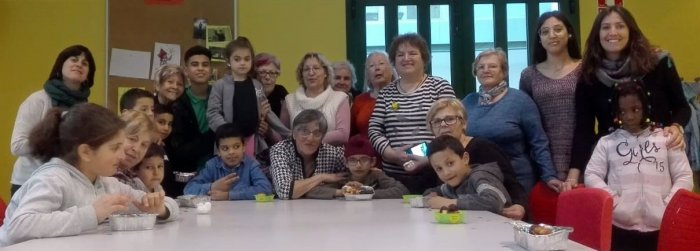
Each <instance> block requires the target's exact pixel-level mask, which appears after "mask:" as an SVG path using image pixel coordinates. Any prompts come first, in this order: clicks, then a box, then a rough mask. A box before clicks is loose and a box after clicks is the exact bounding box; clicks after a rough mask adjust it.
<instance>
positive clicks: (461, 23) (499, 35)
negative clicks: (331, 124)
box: [345, 0, 582, 98]
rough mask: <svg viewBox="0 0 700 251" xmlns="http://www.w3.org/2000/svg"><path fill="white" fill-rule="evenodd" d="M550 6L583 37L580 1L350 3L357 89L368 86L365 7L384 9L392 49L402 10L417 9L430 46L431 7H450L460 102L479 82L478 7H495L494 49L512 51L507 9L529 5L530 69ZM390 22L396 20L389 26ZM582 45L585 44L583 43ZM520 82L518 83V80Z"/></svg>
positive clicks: (350, 36) (358, 0)
mask: <svg viewBox="0 0 700 251" xmlns="http://www.w3.org/2000/svg"><path fill="white" fill-rule="evenodd" d="M547 2H556V3H559V10H560V11H561V12H563V13H564V14H565V15H567V16H568V17H569V21H570V22H571V24H572V25H573V26H574V29H575V31H574V32H576V34H578V37H579V38H580V37H581V32H580V25H579V23H580V18H579V16H580V14H579V10H578V6H579V0H346V1H345V3H346V31H347V36H346V39H347V51H346V53H347V58H348V60H350V61H351V62H352V63H353V64H354V65H355V68H356V69H357V71H358V72H357V77H358V81H357V82H358V83H357V84H356V86H355V88H357V89H358V90H360V89H361V88H362V85H363V83H364V63H365V59H366V55H367V51H366V49H367V45H366V20H365V7H367V6H384V21H385V22H384V24H385V27H384V28H385V38H384V41H385V44H386V49H387V50H388V49H389V45H390V44H391V40H392V39H393V38H394V37H395V36H396V35H397V34H398V6H399V5H416V10H417V18H418V33H419V34H421V35H422V36H423V38H425V40H426V42H427V43H428V46H429V47H431V46H432V44H431V41H430V39H431V38H430V34H431V32H430V29H431V28H430V11H431V10H430V6H431V5H449V6H450V7H449V8H450V13H449V19H450V59H451V62H450V65H451V73H452V76H451V83H452V87H453V88H454V90H455V93H456V94H457V97H458V98H462V97H464V96H465V95H466V94H469V93H471V92H474V91H476V90H475V89H476V88H475V86H476V79H475V78H474V77H473V76H472V74H471V64H472V62H473V59H474V58H475V57H476V55H474V46H475V43H474V18H473V15H472V14H473V13H474V4H493V7H494V45H495V46H496V47H501V48H502V49H503V50H504V51H506V52H507V51H508V38H507V32H505V31H506V30H507V29H506V27H507V19H506V12H507V10H506V6H507V4H510V3H524V4H526V12H527V13H526V15H527V17H526V19H527V31H526V32H527V35H526V37H527V38H528V41H527V46H528V54H527V57H528V58H527V61H528V65H530V64H532V62H531V61H532V57H531V56H530V55H531V53H532V41H530V40H531V39H532V36H533V35H532V34H534V32H533V31H532V30H531V29H532V28H531V27H534V26H536V25H537V18H538V17H539V4H540V3H547ZM387 20H396V21H395V22H387ZM579 43H582V41H579ZM426 68H427V70H426V72H427V73H430V72H432V70H431V68H432V65H427V66H426ZM516 81H517V80H516Z"/></svg>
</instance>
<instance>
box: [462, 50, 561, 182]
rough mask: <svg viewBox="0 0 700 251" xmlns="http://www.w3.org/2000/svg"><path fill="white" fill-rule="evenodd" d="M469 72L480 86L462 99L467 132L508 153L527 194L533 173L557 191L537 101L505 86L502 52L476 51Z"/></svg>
mask: <svg viewBox="0 0 700 251" xmlns="http://www.w3.org/2000/svg"><path fill="white" fill-rule="evenodd" d="M472 74H474V75H475V76H476V77H477V79H478V80H479V83H480V84H481V86H480V87H479V92H476V93H471V94H469V95H467V97H465V98H464V100H462V103H463V104H464V107H466V108H467V114H468V115H469V120H468V122H467V124H468V126H467V128H468V129H467V135H470V136H473V137H481V138H485V139H488V140H490V141H492V142H494V143H496V145H498V146H499V147H500V149H501V150H503V151H504V152H505V153H506V155H508V157H510V162H511V166H513V168H514V170H515V175H516V177H517V179H518V182H520V184H521V185H522V186H523V187H524V188H525V191H527V193H528V194H529V193H530V190H531V189H532V187H533V186H534V185H535V183H536V181H537V177H536V174H539V179H541V180H542V181H544V182H546V183H547V185H548V186H549V187H550V188H552V189H553V190H555V191H559V188H560V186H561V183H562V182H561V181H560V180H559V179H557V177H556V172H555V171H554V165H553V164H552V157H551V155H550V153H549V140H547V135H546V134H545V133H544V129H543V128H542V120H541V119H540V114H539V112H538V111H537V105H535V102H534V101H532V99H531V98H530V97H529V96H527V94H525V93H523V92H521V91H519V90H517V89H513V88H508V83H507V81H506V80H507V79H508V76H507V74H508V61H507V60H506V54H505V52H503V50H501V49H500V48H496V49H489V50H485V51H483V52H481V53H479V55H478V56H477V57H476V60H474V64H473V65H472ZM533 165H534V166H533ZM535 168H537V170H535Z"/></svg>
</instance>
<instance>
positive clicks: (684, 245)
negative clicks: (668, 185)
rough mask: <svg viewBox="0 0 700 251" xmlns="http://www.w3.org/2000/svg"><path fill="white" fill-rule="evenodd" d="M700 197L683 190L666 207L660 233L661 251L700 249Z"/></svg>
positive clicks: (659, 247)
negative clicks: (699, 233)
mask: <svg viewBox="0 0 700 251" xmlns="http://www.w3.org/2000/svg"><path fill="white" fill-rule="evenodd" d="M698 232H700V195H697V194H694V193H692V192H690V191H688V190H685V189H681V190H678V192H676V195H674V196H673V198H672V199H671V202H669V203H668V206H666V211H665V212H664V217H663V218H662V220H661V229H660V231H659V246H658V250H659V251H664V250H691V249H692V250H698V249H700V236H698Z"/></svg>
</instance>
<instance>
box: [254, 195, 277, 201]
mask: <svg viewBox="0 0 700 251" xmlns="http://www.w3.org/2000/svg"><path fill="white" fill-rule="evenodd" d="M255 201H257V202H273V201H275V195H274V194H270V195H266V194H263V193H259V194H256V195H255Z"/></svg>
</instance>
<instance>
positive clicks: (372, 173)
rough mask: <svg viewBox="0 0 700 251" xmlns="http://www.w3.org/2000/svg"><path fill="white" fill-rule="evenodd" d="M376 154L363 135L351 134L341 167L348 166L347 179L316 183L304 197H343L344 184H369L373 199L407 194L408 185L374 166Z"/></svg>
mask: <svg viewBox="0 0 700 251" xmlns="http://www.w3.org/2000/svg"><path fill="white" fill-rule="evenodd" d="M376 156H377V155H376V153H375V152H374V148H372V144H371V143H370V142H369V139H368V138H367V135H355V136H353V137H351V138H350V140H349V141H348V143H347V144H346V145H345V166H346V167H347V168H348V172H349V175H348V177H349V180H347V181H341V182H338V183H335V184H327V185H326V186H318V187H316V188H314V189H312V190H311V191H309V192H308V193H306V195H305V196H306V198H309V199H333V198H335V197H343V192H342V190H341V189H340V188H341V187H342V186H344V185H348V186H353V187H360V186H371V187H373V188H374V197H373V198H374V199H400V198H401V196H403V195H404V194H408V188H406V187H405V186H404V185H403V184H401V182H398V181H396V180H395V179H393V178H391V177H389V176H387V175H386V174H385V173H384V172H383V171H381V170H379V169H376V164H377V157H376Z"/></svg>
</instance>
